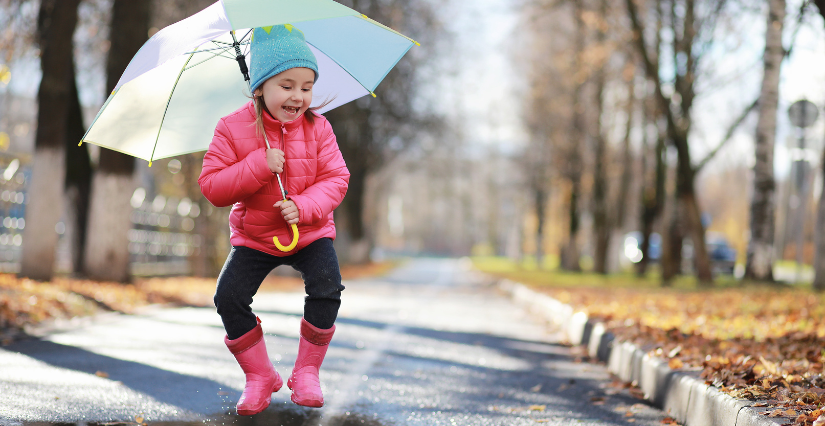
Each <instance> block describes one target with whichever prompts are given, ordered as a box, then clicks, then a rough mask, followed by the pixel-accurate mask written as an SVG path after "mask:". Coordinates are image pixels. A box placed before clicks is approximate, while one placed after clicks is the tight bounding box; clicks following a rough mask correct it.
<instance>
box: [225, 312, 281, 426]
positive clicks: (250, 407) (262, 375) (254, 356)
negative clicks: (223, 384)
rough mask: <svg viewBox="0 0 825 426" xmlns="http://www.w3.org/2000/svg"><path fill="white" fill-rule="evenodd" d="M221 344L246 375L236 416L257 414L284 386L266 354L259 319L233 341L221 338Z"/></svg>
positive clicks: (227, 337)
mask: <svg viewBox="0 0 825 426" xmlns="http://www.w3.org/2000/svg"><path fill="white" fill-rule="evenodd" d="M224 343H226V347H227V348H229V351H230V352H232V355H235V359H236V360H237V361H238V364H240V366H241V369H243V372H244V373H245V374H246V386H244V389H243V394H242V395H241V399H239V400H238V406H237V409H238V414H240V415H242V416H251V415H253V414H258V413H260V412H261V411H263V410H265V409H266V407H268V406H269V403H270V402H271V401H272V392H278V390H279V389H281V386H283V384H284V381H283V380H282V379H281V376H279V375H278V373H277V372H276V371H275V368H273V367H272V362H271V361H270V360H269V355H268V354H267V353H266V343H265V342H264V332H263V330H262V329H261V319H260V318H258V325H256V326H255V328H253V329H252V330H251V331H249V332H247V333H246V334H244V335H243V336H241V337H238V338H237V339H235V340H229V336H226V337H224Z"/></svg>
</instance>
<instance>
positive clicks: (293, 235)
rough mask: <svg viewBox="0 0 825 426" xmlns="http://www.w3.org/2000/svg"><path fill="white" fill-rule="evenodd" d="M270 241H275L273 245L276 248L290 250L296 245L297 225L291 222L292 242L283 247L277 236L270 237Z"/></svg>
mask: <svg viewBox="0 0 825 426" xmlns="http://www.w3.org/2000/svg"><path fill="white" fill-rule="evenodd" d="M272 242H274V243H275V247H277V248H278V250H280V251H290V250H292V249H294V248H295V246H297V245H298V226H297V225H295V224H294V223H293V224H292V242H291V243H290V244H289V245H288V246H286V247H284V246H282V245H281V242H280V241H278V237H272Z"/></svg>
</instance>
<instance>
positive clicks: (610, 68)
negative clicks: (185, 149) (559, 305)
mask: <svg viewBox="0 0 825 426" xmlns="http://www.w3.org/2000/svg"><path fill="white" fill-rule="evenodd" d="M211 3H213V2H212V1H210V0H186V1H184V0H163V1H160V0H40V1H38V0H0V216H2V217H0V225H1V226H0V271H1V272H7V273H16V274H19V275H20V276H22V277H30V278H34V279H39V280H49V279H51V278H52V277H53V276H55V275H58V276H72V277H84V278H90V279H95V280H108V281H120V282H130V281H131V280H133V279H134V277H146V276H169V275H192V276H199V277H211V276H217V274H218V272H219V271H220V268H221V266H222V265H223V262H224V260H225V258H226V254H227V253H228V250H229V248H230V246H229V234H228V232H229V228H228V223H227V217H228V214H229V212H228V209H226V208H215V207H213V206H212V205H210V204H209V202H208V201H206V200H205V199H204V198H203V197H202V196H201V194H200V190H199V187H198V184H197V178H198V176H199V174H200V170H201V164H202V159H203V153H198V154H191V155H186V156H180V157H176V158H173V159H168V160H160V161H156V162H154V164H153V165H152V167H151V168H150V167H147V165H148V164H147V163H146V162H144V161H142V160H134V159H132V158H131V157H127V156H125V155H122V154H119V153H115V152H112V151H109V150H106V149H102V148H98V147H96V146H93V145H88V144H84V145H82V146H78V144H77V142H78V141H79V140H80V138H81V137H82V136H83V134H84V132H85V129H86V128H87V127H88V126H89V124H90V123H91V122H92V121H93V119H94V117H95V114H96V113H97V111H98V110H99V109H100V107H101V105H102V104H103V102H104V101H105V99H106V97H107V94H108V92H109V91H111V88H112V87H114V84H115V82H116V81H117V80H118V78H119V77H120V74H121V73H122V71H123V69H125V67H126V65H127V64H128V61H129V59H130V58H131V57H132V55H134V53H135V52H136V51H137V49H138V48H139V47H140V46H141V45H142V44H143V42H145V41H146V40H147V39H148V37H150V36H151V35H152V34H154V33H155V32H157V31H158V29H159V28H163V27H164V26H167V25H170V24H172V23H174V22H176V21H178V20H181V19H183V18H185V17H187V16H190V15H192V14H194V13H196V12H198V11H199V10H201V9H203V8H205V7H207V6H209V5H210V4H211ZM341 3H343V4H345V5H347V6H350V7H352V8H354V9H356V10H358V11H360V12H362V13H364V14H366V15H368V16H369V17H371V18H373V19H375V20H377V21H379V22H381V23H383V24H385V25H387V26H390V27H392V28H393V29H396V30H398V31H400V32H402V33H404V34H407V35H409V36H410V37H411V38H413V39H415V40H417V41H419V42H420V43H421V46H420V47H414V48H413V49H412V50H411V51H410V53H408V54H407V56H405V57H404V58H403V59H402V60H401V62H399V64H398V65H397V66H396V68H395V69H394V70H393V71H392V72H391V73H390V74H389V75H388V76H387V77H386V79H385V80H384V81H383V82H382V83H381V85H380V86H379V87H378V89H377V91H376V94H377V97H376V98H371V97H365V98H362V99H360V100H358V101H356V102H352V103H350V104H348V105H345V106H343V107H340V108H337V109H335V110H333V111H331V112H329V113H327V114H326V116H327V118H328V119H329V120H330V122H331V123H332V125H333V128H334V129H335V132H336V135H337V137H338V143H339V145H340V147H341V150H342V152H343V154H344V158H345V160H346V162H347V165H348V167H349V170H350V172H351V174H352V177H351V181H350V187H349V192H348V194H347V197H346V199H345V200H344V203H343V204H342V205H341V206H340V207H339V208H338V209H337V210H336V211H335V219H336V223H337V226H338V239H337V240H336V242H335V243H336V247H337V250H338V253H339V256H340V258H341V261H342V263H351V264H359V263H367V262H374V261H384V260H387V259H394V258H399V257H404V256H416V255H436V256H474V257H475V258H476V259H477V260H478V261H479V262H488V263H494V262H499V263H502V262H504V263H507V264H508V265H511V266H513V267H516V268H527V269H530V268H532V269H547V270H562V271H570V272H573V273H578V272H591V273H597V274H616V273H622V274H634V275H638V276H644V277H650V276H653V277H655V278H654V279H657V280H661V282H663V283H665V284H667V283H670V282H671V281H672V280H673V279H674V277H677V276H680V275H689V276H695V277H696V280H697V281H698V282H699V283H700V284H703V285H710V284H711V283H713V282H714V281H718V280H720V277H725V278H724V279H725V280H731V279H732V280H753V281H775V280H778V281H786V282H796V283H803V284H806V285H810V283H812V282H813V283H814V286H815V287H816V288H820V289H822V288H825V232H821V231H818V230H819V229H821V228H820V227H821V226H825V203H822V202H821V197H822V194H823V191H822V188H823V173H822V167H823V138H825V119H822V117H820V116H821V115H822V114H820V112H821V110H822V107H823V106H825V21H823V14H825V0H816V1H805V0H787V1H785V0H763V1H754V0H749V1H744V0H658V1H656V0H614V1H608V0H582V1H570V0H511V1H506V0H477V1H472V2H467V1H458V0H446V1H431V0H342V1H341ZM67 35H70V37H69V36H67ZM61 64H62V65H61ZM67 64H71V65H67ZM799 101H807V102H803V103H798V102H799ZM792 106H793V107H792ZM49 156H51V157H49ZM47 158H52V159H54V158H57V159H58V162H59V163H60V164H62V166H60V167H49V168H47V170H46V171H45V172H42V173H43V174H44V175H43V176H41V177H40V180H39V182H41V183H40V184H33V183H32V182H33V180H34V181H35V182H37V179H33V174H34V170H35V168H34V165H35V164H36V163H37V162H38V161H48V160H43V159H47ZM41 164H44V163H41ZM41 170H43V169H41ZM44 182H45V183H44ZM103 188H107V189H105V190H104V189H103ZM31 197H48V199H49V200H50V201H49V202H50V204H49V205H50V206H51V207H53V208H48V209H37V210H38V211H33V210H31V209H27V205H28V204H29V203H28V202H29V200H30V199H31ZM819 268H823V272H818V269H819Z"/></svg>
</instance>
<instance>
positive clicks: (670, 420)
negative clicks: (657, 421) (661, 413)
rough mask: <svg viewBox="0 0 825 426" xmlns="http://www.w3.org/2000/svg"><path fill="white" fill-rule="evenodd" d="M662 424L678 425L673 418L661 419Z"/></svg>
mask: <svg viewBox="0 0 825 426" xmlns="http://www.w3.org/2000/svg"><path fill="white" fill-rule="evenodd" d="M662 424H663V425H678V424H679V423H676V419H674V418H673V417H665V418H664V419H662Z"/></svg>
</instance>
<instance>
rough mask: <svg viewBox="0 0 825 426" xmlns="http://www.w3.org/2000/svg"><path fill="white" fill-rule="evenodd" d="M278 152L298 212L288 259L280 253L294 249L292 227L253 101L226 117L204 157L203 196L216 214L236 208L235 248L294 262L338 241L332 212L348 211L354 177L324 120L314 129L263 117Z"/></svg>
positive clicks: (317, 120)
mask: <svg viewBox="0 0 825 426" xmlns="http://www.w3.org/2000/svg"><path fill="white" fill-rule="evenodd" d="M264 128H265V129H266V134H267V137H268V139H269V143H270V145H271V146H272V148H278V149H280V150H282V151H284V157H285V159H286V164H285V165H284V172H283V173H282V174H281V180H282V181H283V183H284V188H285V189H286V190H287V194H288V195H287V198H289V199H290V200H292V201H294V202H295V204H296V205H297V207H298V211H299V219H298V233H299V239H298V245H297V247H295V249H293V250H292V251H289V252H282V251H280V250H278V249H277V248H275V244H274V243H273V241H272V237H273V236H277V237H278V241H279V242H280V243H281V244H283V245H288V244H289V243H290V242H291V241H292V231H291V227H290V226H289V225H288V224H287V223H286V221H285V220H284V218H283V216H281V212H280V209H278V208H275V207H273V205H274V204H275V203H276V202H277V201H279V200H281V199H282V197H281V190H280V188H279V186H278V179H277V178H276V175H275V173H272V172H271V171H270V170H269V167H268V166H267V164H266V142H264V139H263V137H260V136H258V135H256V131H255V107H254V106H253V104H252V101H250V102H249V103H247V104H246V105H244V106H243V107H241V108H240V109H238V110H237V111H235V112H233V113H232V114H229V115H227V116H226V117H223V118H221V119H220V121H219V122H218V125H217V127H216V128H215V135H214V136H213V138H212V143H210V144H209V150H208V151H207V152H206V155H205V156H204V157H203V170H202V171H201V175H200V177H199V178H198V183H199V184H200V187H201V192H203V195H204V196H205V197H206V199H207V200H209V202H211V203H212V204H213V205H215V206H217V207H224V206H229V205H231V206H232V212H231V213H230V214H229V228H230V231H231V237H230V242H231V243H232V245H233V246H245V247H249V248H251V249H255V250H259V251H262V252H265V253H269V254H271V255H274V256H288V255H291V254H294V253H296V252H297V251H298V250H300V249H302V248H304V247H306V246H307V245H308V244H309V243H311V242H313V241H315V240H317V239H319V238H324V237H329V238H333V239H334V238H335V222H334V221H333V219H332V211H333V210H334V209H335V208H336V207H338V205H339V204H341V201H342V200H343V199H344V194H346V192H347V185H348V183H349V170H347V166H346V164H345V163H344V157H343V156H342V155H341V151H340V150H339V149H338V143H337V142H336V140H335V135H334V134H333V133H332V127H331V126H330V124H329V122H328V121H327V120H326V119H325V118H324V117H322V116H317V115H316V117H315V123H314V124H311V123H310V122H309V121H308V120H306V119H305V118H304V117H303V116H301V117H300V118H298V119H296V120H293V121H290V122H288V123H281V122H280V121H277V120H275V119H274V118H272V117H271V116H270V115H268V114H264Z"/></svg>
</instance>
